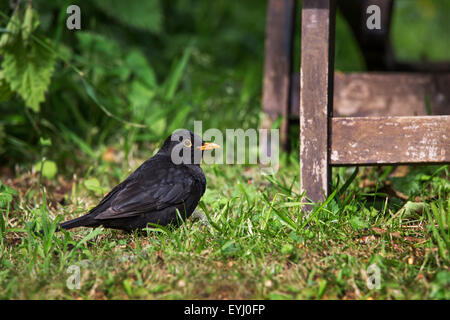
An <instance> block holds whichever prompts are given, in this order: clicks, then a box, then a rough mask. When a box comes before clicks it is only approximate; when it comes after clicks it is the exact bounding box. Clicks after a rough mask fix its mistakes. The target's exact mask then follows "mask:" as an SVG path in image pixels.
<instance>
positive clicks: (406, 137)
mask: <svg viewBox="0 0 450 320" xmlns="http://www.w3.org/2000/svg"><path fill="white" fill-rule="evenodd" d="M330 160H331V164H332V165H370V164H373V165H374V164H401V163H403V164H407V163H450V116H420V117H346V118H332V119H331V157H330Z"/></svg>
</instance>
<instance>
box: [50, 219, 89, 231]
mask: <svg viewBox="0 0 450 320" xmlns="http://www.w3.org/2000/svg"><path fill="white" fill-rule="evenodd" d="M91 220H92V218H91V217H89V216H81V217H79V218H76V219H73V220H69V221H66V222H63V223H61V224H60V225H59V227H60V228H58V229H59V230H60V229H66V230H68V229H72V228H76V227H89V226H93V225H92V221H91Z"/></svg>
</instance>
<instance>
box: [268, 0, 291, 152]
mask: <svg viewBox="0 0 450 320" xmlns="http://www.w3.org/2000/svg"><path fill="white" fill-rule="evenodd" d="M294 8H295V1H294V0H269V1H268V7H267V21H266V41H265V60H264V80H263V101H262V103H263V111H264V113H265V119H263V122H262V127H263V128H266V129H268V128H270V126H271V123H272V122H273V121H275V120H277V118H278V117H280V116H281V117H282V118H283V121H282V124H281V134H280V140H281V144H282V147H284V148H285V147H286V141H287V124H288V121H287V115H288V112H289V103H290V87H291V67H292V42H293V33H294V17H295V10H294Z"/></svg>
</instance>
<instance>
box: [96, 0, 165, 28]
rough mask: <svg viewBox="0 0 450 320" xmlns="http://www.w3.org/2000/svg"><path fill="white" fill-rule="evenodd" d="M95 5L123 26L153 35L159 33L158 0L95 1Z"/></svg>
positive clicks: (160, 11) (159, 15) (160, 21)
mask: <svg viewBox="0 0 450 320" xmlns="http://www.w3.org/2000/svg"><path fill="white" fill-rule="evenodd" d="M95 5H96V6H97V7H99V8H100V9H101V10H102V11H103V12H105V13H106V14H107V15H109V16H110V17H112V18H114V19H116V20H118V21H120V22H121V23H123V24H124V25H128V26H131V27H135V28H139V29H143V30H146V31H150V32H153V33H159V32H161V29H162V18H163V16H162V8H161V3H160V1H159V0H146V1H123V0H103V1H96V2H95Z"/></svg>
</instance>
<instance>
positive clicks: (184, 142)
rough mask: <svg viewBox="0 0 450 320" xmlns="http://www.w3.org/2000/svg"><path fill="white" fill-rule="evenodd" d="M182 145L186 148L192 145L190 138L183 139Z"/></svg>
mask: <svg viewBox="0 0 450 320" xmlns="http://www.w3.org/2000/svg"><path fill="white" fill-rule="evenodd" d="M183 145H184V146H185V147H186V148H190V147H192V142H191V140H189V139H184V141H183Z"/></svg>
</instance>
